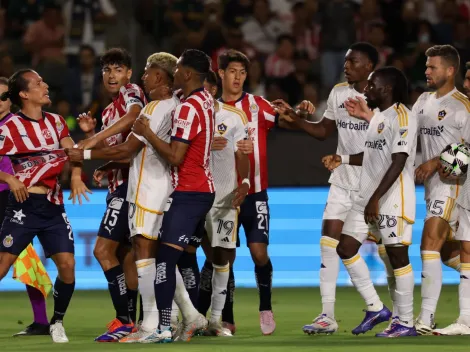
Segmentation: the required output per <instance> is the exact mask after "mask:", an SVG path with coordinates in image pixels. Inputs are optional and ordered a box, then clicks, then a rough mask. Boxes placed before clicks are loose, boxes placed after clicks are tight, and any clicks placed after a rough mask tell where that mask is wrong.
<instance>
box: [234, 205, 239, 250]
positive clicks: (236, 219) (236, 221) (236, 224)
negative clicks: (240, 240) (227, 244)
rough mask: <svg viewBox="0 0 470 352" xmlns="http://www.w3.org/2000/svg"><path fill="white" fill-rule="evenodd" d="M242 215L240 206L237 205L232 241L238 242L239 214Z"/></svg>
mask: <svg viewBox="0 0 470 352" xmlns="http://www.w3.org/2000/svg"><path fill="white" fill-rule="evenodd" d="M239 215H240V207H237V216H235V221H234V223H233V233H232V243H233V242H237V236H238V216H239Z"/></svg>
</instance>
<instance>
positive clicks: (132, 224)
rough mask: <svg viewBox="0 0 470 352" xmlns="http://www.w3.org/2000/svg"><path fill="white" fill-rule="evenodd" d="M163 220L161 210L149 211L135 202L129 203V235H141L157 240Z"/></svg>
mask: <svg viewBox="0 0 470 352" xmlns="http://www.w3.org/2000/svg"><path fill="white" fill-rule="evenodd" d="M162 222H163V212H155V211H149V210H148V209H144V208H142V207H140V206H138V205H137V204H135V203H129V230H130V237H131V238H132V237H134V236H136V235H141V236H143V237H145V238H148V239H150V240H157V239H158V237H159V232H160V228H161V226H162Z"/></svg>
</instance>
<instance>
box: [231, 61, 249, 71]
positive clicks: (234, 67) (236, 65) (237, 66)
mask: <svg viewBox="0 0 470 352" xmlns="http://www.w3.org/2000/svg"><path fill="white" fill-rule="evenodd" d="M227 70H233V71H246V67H245V65H244V64H243V63H241V62H238V61H232V62H230V63H229V64H228V66H227Z"/></svg>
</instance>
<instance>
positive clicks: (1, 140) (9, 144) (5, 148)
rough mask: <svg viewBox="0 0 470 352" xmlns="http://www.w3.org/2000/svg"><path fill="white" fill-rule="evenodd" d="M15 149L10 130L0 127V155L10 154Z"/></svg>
mask: <svg viewBox="0 0 470 352" xmlns="http://www.w3.org/2000/svg"><path fill="white" fill-rule="evenodd" d="M15 151H16V147H15V144H14V143H13V141H12V139H11V136H10V132H9V130H8V129H7V128H5V127H2V128H0V155H11V154H13V153H14V152H15Z"/></svg>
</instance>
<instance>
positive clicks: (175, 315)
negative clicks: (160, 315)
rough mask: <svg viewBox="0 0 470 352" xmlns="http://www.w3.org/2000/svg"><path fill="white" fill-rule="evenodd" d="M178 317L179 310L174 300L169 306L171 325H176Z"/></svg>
mask: <svg viewBox="0 0 470 352" xmlns="http://www.w3.org/2000/svg"><path fill="white" fill-rule="evenodd" d="M179 316H180V309H179V308H178V305H177V304H176V302H175V300H173V304H172V305H171V325H177V324H178V318H179Z"/></svg>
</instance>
